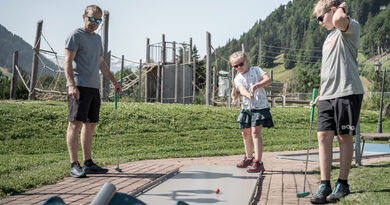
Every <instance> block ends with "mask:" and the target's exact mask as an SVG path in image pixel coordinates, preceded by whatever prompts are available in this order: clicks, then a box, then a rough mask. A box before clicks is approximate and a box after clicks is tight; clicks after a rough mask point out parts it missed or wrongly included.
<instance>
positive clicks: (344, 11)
mask: <svg viewBox="0 0 390 205" xmlns="http://www.w3.org/2000/svg"><path fill="white" fill-rule="evenodd" d="M339 8H342V9H343V12H344V13H345V8H344V7H342V6H339V7H337V9H339Z"/></svg>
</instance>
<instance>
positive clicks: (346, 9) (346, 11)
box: [339, 2, 349, 14]
mask: <svg viewBox="0 0 390 205" xmlns="http://www.w3.org/2000/svg"><path fill="white" fill-rule="evenodd" d="M339 7H343V8H344V9H345V14H347V13H348V11H349V9H348V5H347V2H343V3H341V4H340V6H339Z"/></svg>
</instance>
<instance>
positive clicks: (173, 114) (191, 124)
mask: <svg viewBox="0 0 390 205" xmlns="http://www.w3.org/2000/svg"><path fill="white" fill-rule="evenodd" d="M238 112H239V108H227V107H210V106H209V107H208V106H201V105H175V104H144V103H120V104H119V108H118V119H119V129H118V134H119V138H120V142H119V144H120V148H119V153H120V162H121V163H124V162H129V161H136V160H144V159H158V158H168V157H202V156H218V155H233V154H243V153H244V148H243V144H242V139H241V134H240V130H239V129H237V126H238V125H237V123H236V122H235V120H236V117H237V114H238ZM271 113H272V115H273V118H274V123H275V127H274V128H271V129H264V130H263V143H264V151H265V152H271V151H282V150H304V149H306V148H307V135H308V129H309V115H310V111H309V110H308V109H307V108H303V107H301V108H273V109H271ZM0 116H1V117H0V129H1V133H0V141H1V143H0V196H1V197H4V196H7V195H12V194H15V193H20V192H23V191H25V190H26V189H29V188H34V187H38V186H40V185H43V184H52V183H55V182H56V181H57V180H59V179H61V178H64V177H66V176H68V175H69V166H70V164H69V157H68V152H67V147H66V141H65V134H66V132H65V131H66V126H67V105H66V103H64V102H54V101H45V102H43V101H36V102H28V101H0ZM100 117H101V120H100V122H99V124H98V126H97V130H96V134H95V135H94V139H93V140H94V141H93V159H94V160H95V161H97V162H98V163H99V164H101V165H110V164H115V153H116V149H115V142H116V141H115V112H114V106H113V103H102V108H101V116H100ZM377 118H378V113H377V112H373V111H362V115H361V132H375V131H376V125H377ZM314 124H316V121H315V122H314ZM314 131H315V127H314ZM383 131H384V132H390V120H388V119H387V118H384V121H383ZM312 145H313V148H316V147H317V140H316V137H314V135H313V138H312ZM335 145H337V144H335ZM79 153H81V152H79ZM79 159H80V160H81V159H82V156H81V155H79ZM363 168H366V167H363ZM367 168H368V169H370V172H371V168H369V167H367ZM356 169H359V170H360V169H361V168H356ZM353 170H355V169H353ZM372 170H376V169H372ZM381 172H383V171H381V170H379V169H378V175H379V174H380V173H381ZM361 173H364V172H363V171H362V172H361ZM368 177H369V176H368ZM373 177H375V176H373ZM367 180H371V181H373V182H376V181H377V180H376V178H373V179H370V178H368V179H367ZM379 180H381V181H380V182H378V184H379V185H381V186H382V189H386V188H385V187H383V186H385V185H386V184H390V179H389V178H388V177H387V178H384V179H379ZM386 180H387V181H386ZM383 181H385V182H386V183H383ZM379 189H381V188H380V187H379ZM379 194H388V192H387V193H386V192H383V193H379ZM389 200H390V199H389Z"/></svg>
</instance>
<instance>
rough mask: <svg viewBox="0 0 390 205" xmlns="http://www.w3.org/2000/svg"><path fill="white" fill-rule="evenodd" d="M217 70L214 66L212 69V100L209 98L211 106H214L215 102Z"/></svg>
mask: <svg viewBox="0 0 390 205" xmlns="http://www.w3.org/2000/svg"><path fill="white" fill-rule="evenodd" d="M216 79H217V69H216V67H215V66H214V67H213V91H212V94H211V96H212V98H211V102H212V105H216V102H215V100H216V99H215V90H216V88H217V86H216V84H217V80H216Z"/></svg>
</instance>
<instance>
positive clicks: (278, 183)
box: [0, 150, 390, 205]
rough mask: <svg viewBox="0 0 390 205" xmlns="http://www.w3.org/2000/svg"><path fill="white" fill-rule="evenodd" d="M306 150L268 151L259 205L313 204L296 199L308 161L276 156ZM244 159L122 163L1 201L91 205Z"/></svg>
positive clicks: (310, 177) (311, 181) (311, 185)
mask: <svg viewBox="0 0 390 205" xmlns="http://www.w3.org/2000/svg"><path fill="white" fill-rule="evenodd" d="M296 153H303V154H305V153H306V151H304V150H301V151H289V152H266V153H264V154H263V161H264V165H265V169H266V171H265V172H264V174H263V175H262V177H261V180H260V181H259V186H258V187H257V204H260V205H273V204H310V201H309V198H310V196H307V197H304V198H297V197H296V194H297V193H301V192H303V180H304V169H305V162H304V161H298V160H286V159H278V158H276V156H277V155H282V154H296ZM241 159H242V156H241V155H234V156H221V157H201V158H170V159H161V160H145V161H137V162H129V163H126V164H121V165H120V168H121V169H122V172H120V173H119V172H116V171H115V170H114V169H113V168H114V166H111V167H107V168H109V172H108V173H107V174H105V175H92V174H91V175H88V177H87V178H82V179H75V178H71V177H67V178H65V179H63V180H60V181H58V182H57V184H52V185H45V186H42V187H39V188H36V189H33V190H29V191H26V192H25V193H22V194H18V195H14V196H11V197H8V198H0V204H42V202H44V201H45V200H46V199H47V198H49V197H51V196H59V197H61V198H62V199H63V200H64V201H65V203H66V204H90V203H91V202H92V200H93V198H94V197H95V195H96V194H97V192H98V191H99V190H100V188H101V187H102V186H103V184H104V183H105V182H110V183H112V184H114V185H115V186H116V188H117V191H118V192H122V193H127V194H129V193H132V192H133V191H135V190H136V189H137V188H139V187H141V186H143V185H145V184H147V183H149V182H151V181H153V180H155V179H157V178H159V177H162V176H164V175H166V174H168V173H171V172H172V171H174V170H175V169H178V168H179V169H180V168H182V167H186V166H194V165H231V166H235V164H236V163H237V162H238V161H239V160H241ZM389 160H390V157H377V158H370V159H362V163H363V164H369V163H373V162H378V161H389ZM318 166H319V165H318V162H309V164H308V174H307V184H306V191H310V193H312V194H313V193H315V191H316V189H317V186H318V183H319V179H318V178H317V175H315V174H313V170H315V169H318Z"/></svg>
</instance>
